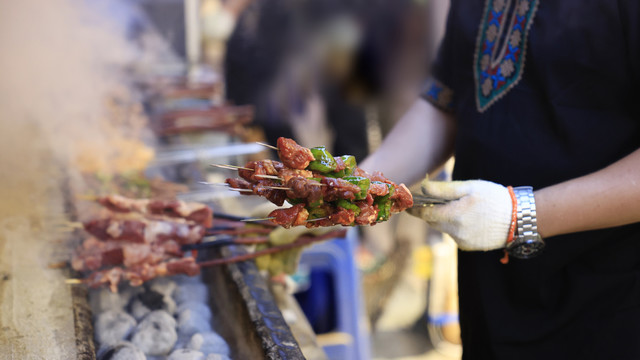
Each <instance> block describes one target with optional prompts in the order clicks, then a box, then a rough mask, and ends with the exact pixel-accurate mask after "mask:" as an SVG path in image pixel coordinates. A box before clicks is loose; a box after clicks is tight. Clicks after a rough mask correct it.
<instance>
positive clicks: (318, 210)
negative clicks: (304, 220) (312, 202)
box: [307, 207, 327, 219]
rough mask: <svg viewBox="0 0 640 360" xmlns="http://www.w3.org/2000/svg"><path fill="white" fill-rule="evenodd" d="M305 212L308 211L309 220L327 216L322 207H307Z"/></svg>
mask: <svg viewBox="0 0 640 360" xmlns="http://www.w3.org/2000/svg"><path fill="white" fill-rule="evenodd" d="M307 211H309V219H317V218H321V217H325V216H327V210H326V209H325V208H323V207H312V208H309V207H307Z"/></svg>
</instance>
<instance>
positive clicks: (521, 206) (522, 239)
mask: <svg viewBox="0 0 640 360" xmlns="http://www.w3.org/2000/svg"><path fill="white" fill-rule="evenodd" d="M513 192H514V194H515V195H516V200H517V203H518V206H517V219H518V222H517V227H516V233H515V234H514V237H513V241H511V242H510V243H508V244H507V252H508V253H509V255H510V256H513V257H516V258H518V259H529V258H532V257H535V256H537V255H539V254H540V253H541V252H542V249H544V241H543V240H542V238H541V237H540V234H538V221H537V218H536V200H535V198H534V197H533V188H532V187H531V186H520V187H514V188H513Z"/></svg>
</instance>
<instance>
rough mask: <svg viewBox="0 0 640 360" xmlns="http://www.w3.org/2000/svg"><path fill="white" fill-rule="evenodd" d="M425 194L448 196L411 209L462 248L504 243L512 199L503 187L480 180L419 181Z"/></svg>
mask: <svg viewBox="0 0 640 360" xmlns="http://www.w3.org/2000/svg"><path fill="white" fill-rule="evenodd" d="M422 192H423V193H424V194H425V195H426V196H429V197H434V198H441V199H445V200H450V201H449V202H448V203H446V204H443V205H434V206H428V207H424V208H421V209H420V208H419V209H416V210H413V211H411V214H412V215H415V216H418V217H420V218H422V219H423V220H424V221H426V222H427V223H428V224H429V225H431V226H432V227H433V228H434V229H437V230H439V231H442V232H444V233H447V234H449V235H450V236H451V237H452V238H453V239H454V240H455V241H456V243H458V247H459V248H460V249H462V250H483V251H488V250H495V249H501V248H503V247H505V245H506V243H507V237H508V236H509V228H510V225H511V217H512V210H513V206H512V201H511V196H510V195H509V190H507V188H506V187H504V186H502V185H499V184H496V183H493V182H489V181H484V180H468V181H451V182H444V181H429V180H428V179H425V180H424V181H423V182H422Z"/></svg>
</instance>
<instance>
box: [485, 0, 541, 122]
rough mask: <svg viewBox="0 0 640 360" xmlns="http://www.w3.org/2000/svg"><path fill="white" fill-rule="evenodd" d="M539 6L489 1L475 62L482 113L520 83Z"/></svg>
mask: <svg viewBox="0 0 640 360" xmlns="http://www.w3.org/2000/svg"><path fill="white" fill-rule="evenodd" d="M538 2H539V0H487V2H486V8H485V12H484V15H483V18H482V22H481V23H480V28H479V30H478V39H477V43H476V51H475V58H474V75H475V86H476V91H475V93H476V106H477V107H478V111H480V112H483V111H485V110H486V109H488V108H489V107H490V106H491V105H492V104H493V103H495V102H496V101H497V100H498V99H500V98H501V97H502V96H504V95H506V93H507V92H508V91H509V90H510V89H511V88H513V87H514V86H515V85H516V84H517V83H518V81H520V78H521V77H522V72H523V70H524V60H525V54H526V50H527V36H528V33H529V29H530V28H531V24H532V22H533V18H534V16H535V13H536V10H537V9H538Z"/></svg>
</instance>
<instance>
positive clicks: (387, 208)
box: [376, 201, 391, 222]
mask: <svg viewBox="0 0 640 360" xmlns="http://www.w3.org/2000/svg"><path fill="white" fill-rule="evenodd" d="M389 216H391V201H385V202H382V203H380V204H378V217H377V218H376V221H378V222H382V221H387V220H389Z"/></svg>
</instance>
